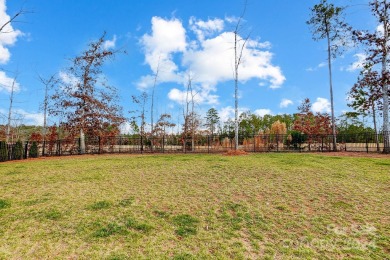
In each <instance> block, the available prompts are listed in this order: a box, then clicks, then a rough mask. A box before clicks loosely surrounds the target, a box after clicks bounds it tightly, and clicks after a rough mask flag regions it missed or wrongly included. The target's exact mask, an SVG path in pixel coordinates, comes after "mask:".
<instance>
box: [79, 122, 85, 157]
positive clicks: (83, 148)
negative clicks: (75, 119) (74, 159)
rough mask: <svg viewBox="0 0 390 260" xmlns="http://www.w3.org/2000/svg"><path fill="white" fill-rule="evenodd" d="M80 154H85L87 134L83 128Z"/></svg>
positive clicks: (81, 130)
mask: <svg viewBox="0 0 390 260" xmlns="http://www.w3.org/2000/svg"><path fill="white" fill-rule="evenodd" d="M80 154H85V135H84V131H83V129H82V128H81V129H80Z"/></svg>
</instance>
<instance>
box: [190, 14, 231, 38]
mask: <svg viewBox="0 0 390 260" xmlns="http://www.w3.org/2000/svg"><path fill="white" fill-rule="evenodd" d="M189 24H190V28H191V30H192V31H193V32H194V33H195V34H196V35H197V37H198V40H200V41H203V40H204V38H205V36H210V35H213V34H214V33H216V32H221V31H222V30H223V28H224V25H225V22H224V20H222V19H218V18H217V19H213V20H210V19H209V20H207V21H203V20H197V19H196V18H195V17H191V18H190V22H189Z"/></svg>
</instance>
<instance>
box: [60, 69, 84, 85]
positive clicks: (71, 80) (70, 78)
mask: <svg viewBox="0 0 390 260" xmlns="http://www.w3.org/2000/svg"><path fill="white" fill-rule="evenodd" d="M59 76H60V80H61V82H62V83H64V84H67V85H68V84H69V85H74V86H75V85H76V84H78V83H79V82H80V80H79V79H78V78H77V77H75V76H74V75H72V74H69V73H67V72H64V71H60V73H59Z"/></svg>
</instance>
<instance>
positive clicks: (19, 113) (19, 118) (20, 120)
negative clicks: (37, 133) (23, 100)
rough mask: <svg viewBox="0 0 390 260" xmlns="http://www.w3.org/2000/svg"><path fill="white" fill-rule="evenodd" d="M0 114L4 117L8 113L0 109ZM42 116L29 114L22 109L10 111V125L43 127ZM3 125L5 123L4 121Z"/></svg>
mask: <svg viewBox="0 0 390 260" xmlns="http://www.w3.org/2000/svg"><path fill="white" fill-rule="evenodd" d="M0 114H3V115H6V114H8V111H5V110H4V109H0ZM43 119H44V115H43V113H33V112H32V113H30V112H27V111H25V110H23V109H13V110H12V122H11V124H12V125H20V124H25V125H41V126H43V121H44V120H43ZM4 123H5V121H4Z"/></svg>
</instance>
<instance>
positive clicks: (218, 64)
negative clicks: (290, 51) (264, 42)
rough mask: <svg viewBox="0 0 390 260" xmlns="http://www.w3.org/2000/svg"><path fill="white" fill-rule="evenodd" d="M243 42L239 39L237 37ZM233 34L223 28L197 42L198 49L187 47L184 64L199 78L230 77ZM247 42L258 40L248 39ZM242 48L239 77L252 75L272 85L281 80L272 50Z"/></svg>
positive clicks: (211, 81) (212, 81)
mask: <svg viewBox="0 0 390 260" xmlns="http://www.w3.org/2000/svg"><path fill="white" fill-rule="evenodd" d="M239 40H240V41H241V42H242V39H241V38H240V39H239ZM233 42H234V34H233V33H232V32H223V33H221V34H220V35H218V36H217V37H214V38H210V39H206V40H204V41H202V42H200V48H199V49H190V50H188V52H187V53H185V54H184V58H183V64H184V65H186V66H187V67H191V70H192V71H193V72H194V74H195V75H196V76H197V77H196V79H197V80H198V81H199V82H207V83H209V84H217V83H219V82H223V81H228V80H232V79H233V67H234V49H233V48H232V43H233ZM248 43H249V44H248V46H256V44H260V43H258V42H256V41H253V40H252V41H249V42H248ZM248 46H247V47H246V48H244V50H243V56H242V63H241V65H240V67H239V75H240V78H239V79H240V81H243V82H245V81H247V80H249V79H252V78H257V79H260V80H267V81H269V82H270V83H271V88H277V87H279V86H280V85H282V84H283V82H284V80H285V77H284V76H283V74H282V72H281V70H280V68H279V67H277V66H273V65H272V64H271V59H272V55H273V54H272V53H271V52H269V51H263V50H261V49H259V48H255V47H253V48H249V47H248Z"/></svg>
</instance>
